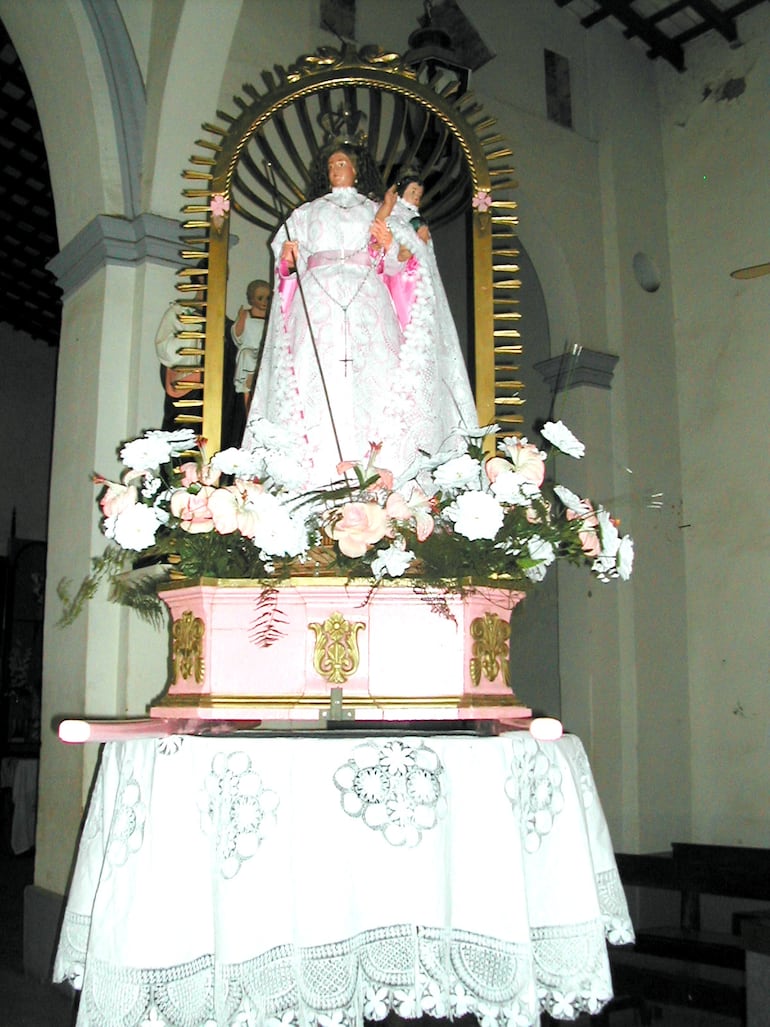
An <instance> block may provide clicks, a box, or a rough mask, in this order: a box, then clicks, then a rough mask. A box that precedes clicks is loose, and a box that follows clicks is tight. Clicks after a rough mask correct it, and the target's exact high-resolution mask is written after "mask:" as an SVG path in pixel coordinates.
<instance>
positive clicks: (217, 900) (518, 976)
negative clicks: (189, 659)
mask: <svg viewBox="0 0 770 1027" xmlns="http://www.w3.org/2000/svg"><path fill="white" fill-rule="evenodd" d="M632 937H633V932H632V927H631V923H630V920H629V916H628V909H627V906H626V901H625V897H624V894H623V891H622V888H621V885H620V881H619V878H618V873H617V869H616V866H615V860H614V855H613V850H612V843H611V840H610V837H609V833H608V830H607V825H606V822H605V819H604V814H603V812H602V809H601V805H600V802H599V799H598V796H597V794H596V788H595V785H594V781H593V776H592V774H591V769H590V767H589V763H588V759H587V757H586V754H585V751H584V749H583V746H582V744H581V742H580V740H579V739H578V738H576V737H574V736H565V737H564V738H562V739H561V740H560V741H558V742H536V741H535V740H534V739H533V738H532V737H531V736H530V735H529V734H527V733H525V732H522V731H514V732H511V733H508V734H504V735H500V736H498V737H475V736H468V735H436V734H426V735H420V736H408V737H407V736H401V735H396V734H393V735H383V734H378V735H372V734H369V735H360V734H359V735H356V734H355V733H349V734H344V735H343V734H342V733H339V732H334V733H332V732H329V733H327V734H325V735H324V736H322V737H309V736H308V735H303V736H300V737H289V738H287V737H273V736H268V737H262V738H255V737H244V736H227V737H224V736H223V737H181V736H175V737H170V738H163V739H144V740H136V741H128V742H111V743H108V744H107V745H105V746H104V750H103V753H102V758H101V763H100V767H99V771H98V774H97V778H96V781H95V785H94V791H93V795H92V798H91V802H90V805H89V809H88V813H87V817H86V821H85V825H84V828H83V833H82V839H81V842H80V849H79V853H78V857H77V864H76V868H75V873H74V876H73V880H72V884H71V887H70V892H69V896H68V900H67V905H66V911H65V916H64V920H63V925H62V930H61V936H60V940H59V948H58V953H57V958H56V965H55V971H54V977H55V980H57V981H64V980H69V981H71V982H72V983H73V984H74V986H75V987H76V988H80V989H81V990H82V995H81V999H80V1006H79V1014H78V1020H77V1024H78V1027H148V1025H165V1027H235V1025H257V1024H259V1025H262V1024H267V1025H269V1027H295V1025H297V1027H304V1025H311V1024H315V1023H317V1024H319V1025H320V1027H337V1025H339V1027H347V1025H356V1024H360V1023H361V1021H362V1019H363V1018H366V1019H371V1020H380V1019H382V1018H384V1017H385V1016H386V1014H387V1013H388V1012H389V1011H390V1010H393V1011H395V1012H397V1013H399V1014H400V1015H401V1016H404V1017H408V1018H412V1017H417V1016H421V1015H423V1014H430V1015H432V1016H440V1017H443V1016H448V1017H452V1018H455V1017H458V1016H460V1015H462V1014H464V1013H468V1012H471V1013H474V1014H476V1016H477V1017H478V1018H479V1019H480V1021H481V1022H482V1027H498V1025H499V1027H527V1025H532V1024H537V1023H538V1021H539V1013H540V1010H547V1011H548V1012H550V1013H551V1014H552V1015H554V1016H556V1017H559V1018H564V1019H568V1018H572V1017H575V1016H577V1014H578V1013H579V1012H581V1011H584V1010H588V1011H592V1012H595V1011H597V1010H598V1009H600V1008H601V1006H602V1005H603V1004H604V1003H605V1002H606V1001H607V1000H608V999H609V998H610V997H611V994H612V988H611V981H610V973H609V966H608V960H607V951H606V940H609V941H610V942H611V943H612V942H614V943H622V942H627V941H630V940H631V939H632ZM605 939H606V940H605Z"/></svg>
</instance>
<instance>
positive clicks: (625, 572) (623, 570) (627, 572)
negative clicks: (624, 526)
mask: <svg viewBox="0 0 770 1027" xmlns="http://www.w3.org/2000/svg"><path fill="white" fill-rule="evenodd" d="M616 560H617V568H618V576H619V577H620V578H622V579H623V581H628V579H629V578H630V577H631V570H632V568H633V566H634V540H633V539H632V538H631V536H630V535H624V536H623V538H622V539H621V540H620V545H619V546H618V552H617V556H616Z"/></svg>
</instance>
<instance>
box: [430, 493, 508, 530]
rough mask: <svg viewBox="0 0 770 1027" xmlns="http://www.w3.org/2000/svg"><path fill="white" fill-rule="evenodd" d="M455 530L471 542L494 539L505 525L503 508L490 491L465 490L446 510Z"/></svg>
mask: <svg viewBox="0 0 770 1027" xmlns="http://www.w3.org/2000/svg"><path fill="white" fill-rule="evenodd" d="M444 512H445V513H446V515H447V517H449V519H450V520H452V521H454V525H455V531H457V532H459V534H460V535H464V536H465V537H466V538H467V539H470V540H471V542H474V541H475V540H476V539H480V538H489V539H493V538H494V537H495V536H496V535H497V533H498V531H499V530H500V528H502V526H503V517H504V513H503V508H502V506H501V505H500V503H499V502H498V501H497V499H495V497H494V496H491V495H490V494H489V493H488V492H464V493H463V494H462V495H460V496H458V497H457V499H456V500H455V501H454V503H452V504H451V506H448V507H447V509H446V510H445V511H444Z"/></svg>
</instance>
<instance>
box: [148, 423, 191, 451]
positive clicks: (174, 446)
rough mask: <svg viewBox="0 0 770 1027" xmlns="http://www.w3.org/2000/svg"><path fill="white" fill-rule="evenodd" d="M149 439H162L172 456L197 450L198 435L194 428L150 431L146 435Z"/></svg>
mask: <svg viewBox="0 0 770 1027" xmlns="http://www.w3.org/2000/svg"><path fill="white" fill-rule="evenodd" d="M144 434H145V435H146V437H147V438H148V439H150V438H152V439H160V440H161V441H162V442H165V443H166V444H167V445H168V448H169V451H170V453H171V454H172V456H179V454H180V453H185V452H187V450H188V449H196V448H197V442H196V435H195V432H194V431H193V430H192V428H178V429H177V430H176V431H148V432H145V433H144Z"/></svg>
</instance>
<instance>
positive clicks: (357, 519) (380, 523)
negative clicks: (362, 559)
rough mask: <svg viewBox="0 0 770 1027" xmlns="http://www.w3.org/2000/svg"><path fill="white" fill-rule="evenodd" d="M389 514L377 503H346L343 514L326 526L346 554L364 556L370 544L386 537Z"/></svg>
mask: <svg viewBox="0 0 770 1027" xmlns="http://www.w3.org/2000/svg"><path fill="white" fill-rule="evenodd" d="M387 528H388V516H387V514H386V513H385V511H384V510H383V508H382V507H381V506H378V505H377V504H376V503H346V504H345V506H343V507H342V516H341V517H340V518H339V519H338V520H336V521H334V523H333V524H330V525H329V526H327V527H326V529H325V531H326V534H327V535H328V536H329V538H332V539H334V540H335V541H336V542H337V543H338V544H339V547H340V551H341V552H342V553H344V554H345V556H350V557H357V556H363V555H364V553H365V552H366V550H367V549H368V548H369V546H370V545H373V544H374V543H375V542H379V541H380V539H381V538H384V536H385V532H386V531H387Z"/></svg>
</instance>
